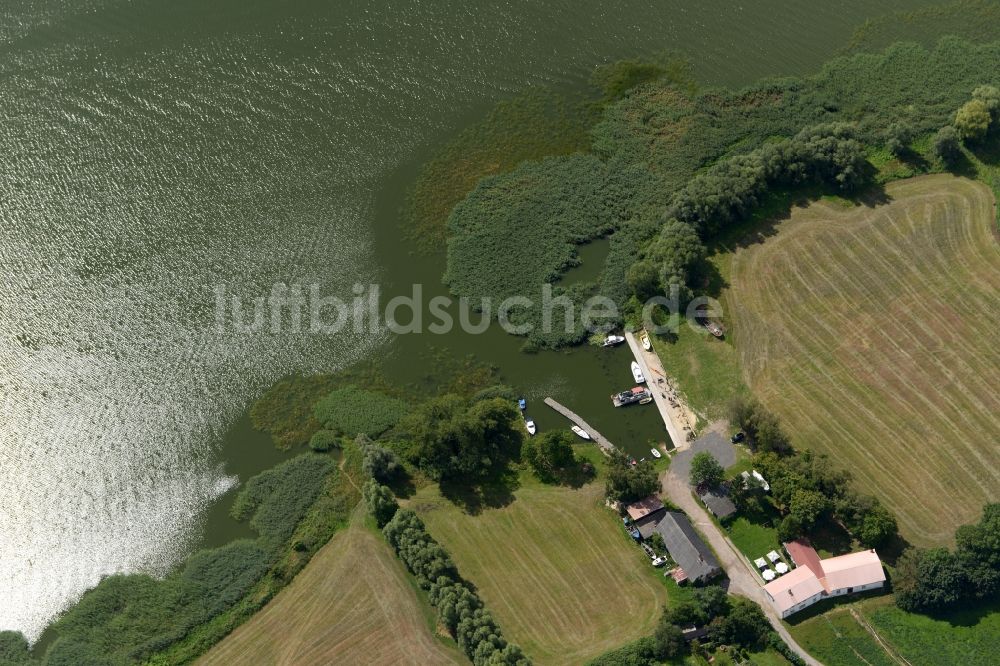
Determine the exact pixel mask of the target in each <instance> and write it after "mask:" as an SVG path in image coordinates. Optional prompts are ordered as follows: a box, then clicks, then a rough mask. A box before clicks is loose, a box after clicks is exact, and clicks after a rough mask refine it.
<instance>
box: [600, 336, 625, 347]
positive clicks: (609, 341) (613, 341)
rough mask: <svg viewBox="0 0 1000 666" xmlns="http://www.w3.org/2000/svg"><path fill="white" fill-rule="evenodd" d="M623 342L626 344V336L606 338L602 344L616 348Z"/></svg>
mask: <svg viewBox="0 0 1000 666" xmlns="http://www.w3.org/2000/svg"><path fill="white" fill-rule="evenodd" d="M623 342H625V336H624V335H609V336H608V337H606V338H604V342H602V343H601V346H602V347H614V346H616V345H620V344H621V343H623Z"/></svg>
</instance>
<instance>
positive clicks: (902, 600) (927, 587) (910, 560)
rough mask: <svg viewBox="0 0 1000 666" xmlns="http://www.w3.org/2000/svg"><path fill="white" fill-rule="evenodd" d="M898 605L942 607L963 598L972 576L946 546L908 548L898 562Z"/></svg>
mask: <svg viewBox="0 0 1000 666" xmlns="http://www.w3.org/2000/svg"><path fill="white" fill-rule="evenodd" d="M893 587H894V588H895V590H896V605H897V606H899V607H900V608H902V609H903V610H907V611H915V612H922V611H932V610H942V609H944V608H947V607H948V606H951V605H953V604H955V603H956V602H958V601H960V600H962V599H963V598H964V597H965V595H966V594H967V592H968V589H969V580H968V576H967V575H966V572H965V570H964V569H963V567H962V563H961V562H960V560H959V559H958V558H957V557H955V556H954V555H953V554H951V553H950V552H948V549H947V548H931V549H929V550H920V549H916V548H908V549H906V550H905V551H904V552H903V555H902V556H901V557H900V558H899V561H898V562H897V563H896V577H895V579H894V580H893Z"/></svg>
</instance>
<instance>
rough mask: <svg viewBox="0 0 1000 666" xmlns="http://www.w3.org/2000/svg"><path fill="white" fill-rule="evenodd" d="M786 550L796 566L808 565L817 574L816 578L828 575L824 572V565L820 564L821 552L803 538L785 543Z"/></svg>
mask: <svg viewBox="0 0 1000 666" xmlns="http://www.w3.org/2000/svg"><path fill="white" fill-rule="evenodd" d="M785 551H786V552H787V553H788V556H789V557H790V558H792V562H794V563H795V566H797V567H808V568H809V570H810V571H812V572H813V574H815V576H816V578H822V577H823V576H825V575H826V574H824V573H823V565H822V564H820V560H819V553H817V552H816V550H815V549H814V548H813V547H812V546H810V545H809V544H808V543H807V542H806V541H803V540H802V539H796V540H795V541H789V542H788V543H786V544H785Z"/></svg>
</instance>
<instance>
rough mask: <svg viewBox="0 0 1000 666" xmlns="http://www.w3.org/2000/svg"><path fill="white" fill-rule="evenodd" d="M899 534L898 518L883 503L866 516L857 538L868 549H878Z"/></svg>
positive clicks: (858, 530) (876, 505)
mask: <svg viewBox="0 0 1000 666" xmlns="http://www.w3.org/2000/svg"><path fill="white" fill-rule="evenodd" d="M898 533H899V526H898V525H897V524H896V517H895V516H894V515H892V512H891V511H889V510H888V509H886V508H885V507H884V506H882V504H881V503H876V504H875V505H874V506H873V507H872V508H871V510H870V511H869V512H868V513H867V514H865V516H864V518H863V519H862V521H861V527H860V528H858V529H857V535H856V536H857V537H858V540H859V541H861V544H862V545H864V546H865V547H866V548H876V547H878V546H881V545H882V544H884V543H886V542H887V541H889V540H890V539H891V538H893V537H894V536H896V535H897V534H898Z"/></svg>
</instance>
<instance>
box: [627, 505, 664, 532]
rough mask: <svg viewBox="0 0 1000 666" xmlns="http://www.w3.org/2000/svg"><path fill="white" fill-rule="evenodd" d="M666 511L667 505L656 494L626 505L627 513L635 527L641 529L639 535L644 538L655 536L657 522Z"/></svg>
mask: <svg viewBox="0 0 1000 666" xmlns="http://www.w3.org/2000/svg"><path fill="white" fill-rule="evenodd" d="M666 512H667V509H666V507H664V506H663V502H662V501H660V498H659V497H657V496H656V495H650V496H649V497H647V498H646V499H641V500H639V501H638V502H633V503H632V504H629V505H628V506H627V507H625V513H626V514H627V515H628V517H629V519H630V520H631V521H632V524H633V525H634V526H635V528H636V529H637V530H639V535H640V536H641V537H642V538H643V539H648V538H649V537H651V536H653V531H654V529H655V527H656V523H658V522H659V521H660V519H661V518H663V514H665V513H666Z"/></svg>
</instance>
